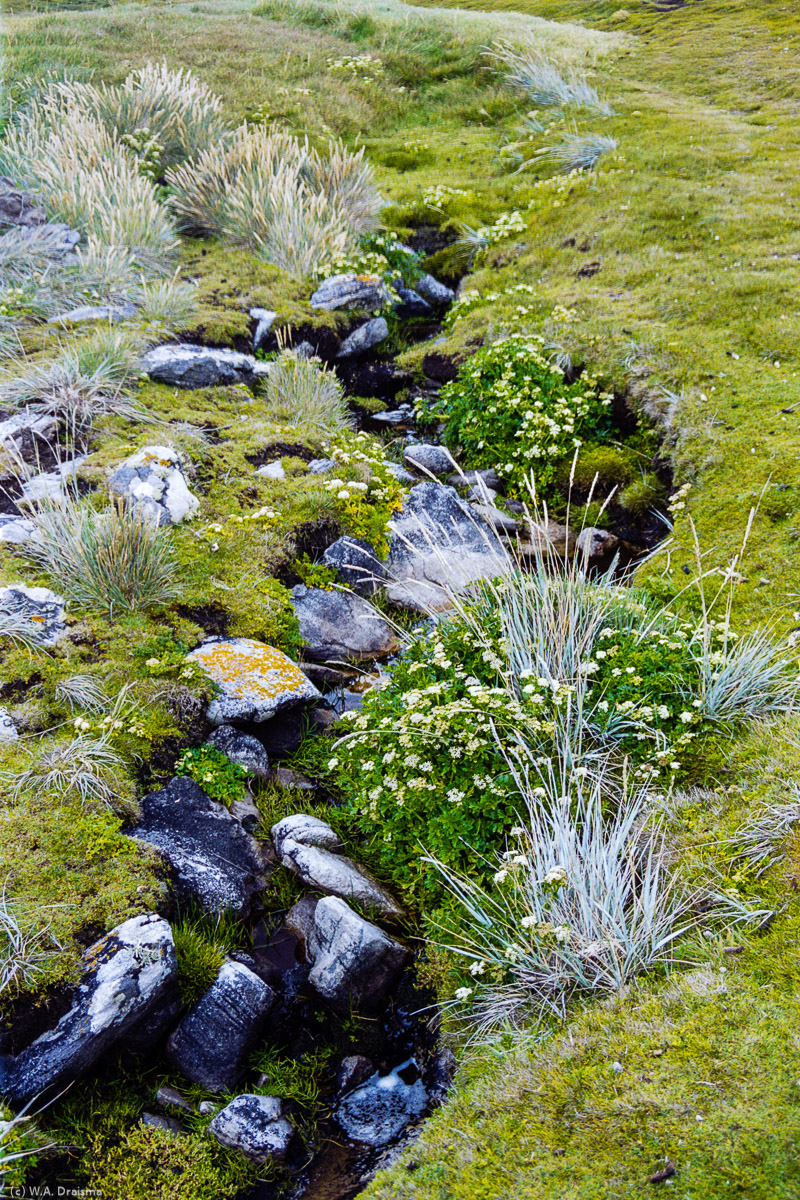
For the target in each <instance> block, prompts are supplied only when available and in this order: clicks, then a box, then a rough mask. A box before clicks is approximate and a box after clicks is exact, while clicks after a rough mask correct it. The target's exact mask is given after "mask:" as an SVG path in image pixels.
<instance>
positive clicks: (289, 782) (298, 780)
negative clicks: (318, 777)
mask: <svg viewBox="0 0 800 1200" xmlns="http://www.w3.org/2000/svg"><path fill="white" fill-rule="evenodd" d="M272 782H273V783H274V784H275V786H276V787H279V788H280V789H281V791H297V792H315V791H316V790H317V785H316V784H315V783H314V782H313V781H312V780H310V779H309V778H308V777H307V776H305V775H301V774H300V772H299V771H292V770H290V769H289V768H288V767H276V769H275V770H274V771H273V772H272Z"/></svg>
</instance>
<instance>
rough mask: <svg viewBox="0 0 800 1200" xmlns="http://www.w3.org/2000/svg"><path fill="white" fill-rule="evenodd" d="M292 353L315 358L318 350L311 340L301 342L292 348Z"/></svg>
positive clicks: (297, 356)
mask: <svg viewBox="0 0 800 1200" xmlns="http://www.w3.org/2000/svg"><path fill="white" fill-rule="evenodd" d="M292 354H293V355H294V356H295V358H315V357H316V354H317V352H316V350H315V349H314V347H313V346H312V345H311V342H300V344H299V345H298V346H295V347H294V348H293V349H292Z"/></svg>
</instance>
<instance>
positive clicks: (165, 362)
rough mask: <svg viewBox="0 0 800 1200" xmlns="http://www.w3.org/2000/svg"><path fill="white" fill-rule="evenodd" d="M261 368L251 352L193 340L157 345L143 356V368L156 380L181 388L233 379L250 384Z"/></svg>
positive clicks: (226, 382)
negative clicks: (227, 348) (245, 352)
mask: <svg viewBox="0 0 800 1200" xmlns="http://www.w3.org/2000/svg"><path fill="white" fill-rule="evenodd" d="M262 365H263V364H262ZM258 368H259V363H258V362H257V361H256V359H255V358H253V357H252V355H250V354H240V353H239V352H238V351H237V350H215V349H213V348H211V347H209V346H196V345H193V344H191V343H185V344H184V343H175V344H174V345H170V346H156V348H155V349H154V350H148V352H147V353H146V354H145V355H144V357H143V358H142V370H143V371H144V372H145V373H146V374H147V375H149V376H150V378H151V379H153V380H155V382H156V383H166V384H169V385H170V386H171V387H181V388H206V387H220V386H223V385H226V384H232V383H244V384H247V385H248V386H249V385H250V384H252V383H253V382H254V380H255V379H256V378H257V377H258V376H259V375H260V374H262V372H261V371H259V369H258Z"/></svg>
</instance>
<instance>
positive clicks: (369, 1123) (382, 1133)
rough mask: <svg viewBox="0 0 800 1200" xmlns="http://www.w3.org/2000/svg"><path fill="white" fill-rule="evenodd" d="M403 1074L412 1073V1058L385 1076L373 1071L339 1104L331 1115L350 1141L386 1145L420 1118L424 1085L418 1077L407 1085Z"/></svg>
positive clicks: (424, 1103) (424, 1105)
mask: <svg viewBox="0 0 800 1200" xmlns="http://www.w3.org/2000/svg"><path fill="white" fill-rule="evenodd" d="M406 1073H408V1074H412V1075H413V1074H416V1064H415V1063H414V1061H413V1059H409V1060H408V1061H407V1062H404V1063H401V1064H400V1065H399V1066H398V1067H395V1069H394V1070H393V1071H392V1072H390V1074H388V1075H379V1074H378V1073H377V1072H376V1073H375V1074H374V1075H372V1076H371V1077H370V1078H369V1079H368V1080H367V1082H366V1083H365V1084H363V1085H362V1086H361V1087H359V1088H356V1089H355V1091H351V1092H349V1093H348V1094H347V1095H346V1096H345V1097H344V1099H343V1100H340V1101H339V1103H338V1105H337V1106H336V1109H335V1110H334V1116H335V1117H336V1120H337V1121H338V1122H339V1124H340V1125H341V1127H342V1129H343V1130H344V1131H345V1133H346V1134H347V1136H348V1137H349V1138H350V1139H351V1141H354V1142H362V1143H363V1144H365V1145H367V1146H387V1145H388V1144H389V1142H391V1141H393V1140H394V1139H395V1138H396V1137H397V1135H398V1134H399V1133H402V1131H403V1130H404V1129H405V1128H406V1126H407V1125H410V1123H411V1122H412V1121H416V1120H419V1118H420V1117H421V1116H423V1114H424V1112H425V1109H426V1108H427V1107H428V1093H427V1092H426V1090H425V1085H424V1084H423V1082H422V1080H421V1079H420V1078H419V1077H417V1078H416V1079H415V1080H414V1082H413V1083H407V1082H406V1081H405V1080H404V1078H403V1076H404V1075H405V1074H406Z"/></svg>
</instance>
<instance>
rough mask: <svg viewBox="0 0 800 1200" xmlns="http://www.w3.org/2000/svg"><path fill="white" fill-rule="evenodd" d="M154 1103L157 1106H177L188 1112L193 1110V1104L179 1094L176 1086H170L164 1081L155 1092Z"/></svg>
mask: <svg viewBox="0 0 800 1200" xmlns="http://www.w3.org/2000/svg"><path fill="white" fill-rule="evenodd" d="M156 1104H157V1105H158V1107H159V1108H178V1109H181V1110H182V1111H183V1112H188V1113H194V1111H195V1108H194V1105H193V1104H191V1103H190V1102H189V1101H188V1100H187V1099H186V1097H185V1096H183V1095H181V1093H180V1092H179V1091H178V1089H177V1088H174V1087H170V1085H169V1084H168V1083H165V1084H164V1085H163V1087H160V1088H159V1089H158V1091H157V1092H156Z"/></svg>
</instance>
